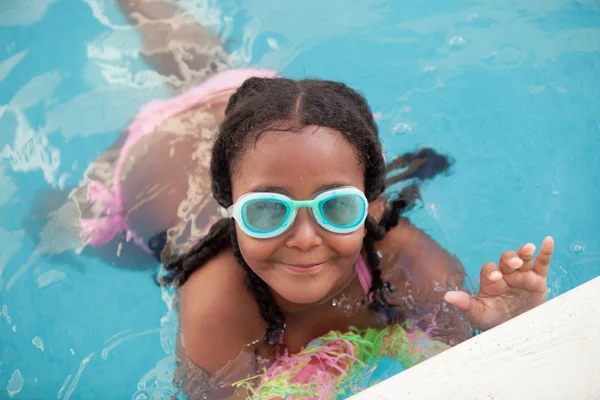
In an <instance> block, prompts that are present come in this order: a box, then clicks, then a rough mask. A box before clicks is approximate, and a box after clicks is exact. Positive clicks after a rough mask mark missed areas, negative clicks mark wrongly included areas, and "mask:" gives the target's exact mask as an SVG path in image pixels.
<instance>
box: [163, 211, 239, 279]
mask: <svg viewBox="0 0 600 400" xmlns="http://www.w3.org/2000/svg"><path fill="white" fill-rule="evenodd" d="M232 230H234V229H233V220H231V219H225V218H223V219H221V220H219V221H217V222H216V223H215V224H214V225H213V226H212V227H211V228H210V231H209V232H208V234H207V235H206V236H205V237H203V238H202V239H201V240H200V241H199V242H198V243H196V244H195V245H194V247H192V248H191V250H190V251H189V252H188V253H186V254H184V255H182V256H180V257H178V258H177V259H176V260H175V261H173V262H171V263H168V264H166V265H165V269H166V270H167V275H165V276H164V277H163V278H162V279H161V283H162V284H174V285H176V286H181V285H183V284H184V283H185V282H186V281H187V280H188V278H189V277H190V276H191V275H192V273H194V271H196V270H197V269H198V268H200V267H201V266H202V265H203V264H204V263H205V262H207V261H208V260H210V259H211V258H212V257H214V256H216V255H217V254H219V252H221V250H223V249H224V248H225V247H227V246H228V245H230V244H231V242H230V238H229V232H230V231H232Z"/></svg>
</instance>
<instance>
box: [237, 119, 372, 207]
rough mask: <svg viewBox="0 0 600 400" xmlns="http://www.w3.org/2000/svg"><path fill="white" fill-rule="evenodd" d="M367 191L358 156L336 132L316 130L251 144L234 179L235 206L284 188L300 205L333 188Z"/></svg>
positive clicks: (270, 135) (277, 134)
mask: <svg viewBox="0 0 600 400" xmlns="http://www.w3.org/2000/svg"><path fill="white" fill-rule="evenodd" d="M336 184H340V185H351V186H356V187H357V188H359V189H361V190H364V171H363V166H362V165H361V163H360V161H359V157H358V153H357V150H356V149H355V148H354V147H353V146H352V144H350V142H348V140H347V139H346V138H344V136H343V135H342V134H341V133H340V132H338V131H336V130H334V129H331V128H326V127H319V126H314V125H309V126H304V127H302V128H298V129H296V130H294V131H280V130H267V131H265V132H264V133H262V134H261V135H260V137H259V138H258V140H256V142H252V143H250V144H248V146H247V147H246V149H245V151H244V154H243V155H242V157H241V159H240V160H239V161H238V162H237V163H236V166H235V168H234V170H233V175H232V186H233V195H234V200H235V199H237V198H238V197H239V196H241V195H242V194H244V193H248V192H251V191H255V190H256V188H257V187H267V186H268V187H272V186H274V187H279V188H282V192H284V193H286V194H288V195H291V196H293V197H295V198H297V199H302V198H309V197H310V196H311V195H312V194H313V193H314V192H316V191H317V190H319V189H320V188H322V187H323V186H328V185H336Z"/></svg>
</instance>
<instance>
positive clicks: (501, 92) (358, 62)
mask: <svg viewBox="0 0 600 400" xmlns="http://www.w3.org/2000/svg"><path fill="white" fill-rule="evenodd" d="M182 3H183V4H184V5H185V6H187V7H189V8H190V9H191V10H193V12H194V13H195V14H196V15H197V17H198V19H199V20H200V21H202V23H203V24H205V25H207V26H210V27H211V28H213V29H215V31H217V32H219V33H220V34H221V35H222V36H223V37H224V38H225V39H226V40H227V42H228V46H229V50H230V51H231V52H232V53H233V54H234V57H235V59H236V62H237V63H238V64H239V65H252V66H261V67H268V68H274V69H277V70H279V71H281V73H282V74H283V75H285V76H289V77H293V78H303V77H319V78H327V79H334V80H341V81H344V82H346V83H347V84H348V85H350V86H352V87H355V88H357V89H359V90H360V91H361V92H362V93H363V94H365V95H366V97H367V98H368V100H369V101H370V103H371V105H372V108H373V110H374V112H377V113H378V115H379V119H378V123H379V127H380V130H381V136H382V140H383V142H384V147H385V150H386V152H387V155H388V159H389V158H392V157H394V156H395V155H399V154H402V153H404V152H406V151H410V150H413V149H415V148H417V147H419V146H429V147H433V148H435V149H436V150H438V151H439V152H442V153H447V154H450V155H452V157H453V158H454V159H455V161H456V162H455V165H454V167H453V169H452V172H451V173H450V174H449V175H448V176H443V177H438V178H436V179H434V180H433V181H431V182H430V183H428V184H427V185H426V186H425V187H424V189H423V200H424V203H423V207H420V208H419V209H417V210H415V211H413V212H412V213H411V215H410V216H411V219H412V220H413V222H414V223H415V224H417V225H418V226H420V227H421V228H423V229H425V230H426V231H427V232H428V233H430V234H431V235H432V236H433V237H434V238H435V239H436V240H437V241H439V242H440V243H441V244H442V245H443V246H444V247H445V248H447V249H449V250H450V251H451V252H454V253H456V254H457V255H458V257H459V258H460V259H461V260H462V262H463V264H464V265H465V266H466V268H467V270H468V272H469V274H470V275H471V276H472V277H473V278H474V280H475V281H477V277H478V271H479V268H480V266H481V265H482V264H483V263H484V262H486V261H495V260H496V259H497V258H498V257H499V255H500V254H501V253H502V251H504V250H506V249H509V248H510V249H515V248H517V247H518V246H520V245H521V244H524V243H527V242H529V241H533V242H534V243H536V244H538V245H539V244H540V243H541V240H542V239H543V238H544V237H545V236H546V235H552V236H553V237H554V238H555V240H556V253H555V257H554V260H553V263H552V270H551V274H550V278H549V285H550V288H551V295H552V296H556V295H558V294H560V293H563V292H565V291H566V290H569V289H571V288H573V287H575V286H577V285H579V284H581V283H583V282H586V281H588V280H590V279H592V278H594V277H596V276H598V275H600V235H599V233H600V211H599V208H598V205H599V204H600V183H599V182H600V156H599V154H600V3H598V2H597V1H595V0H578V1H569V0H529V1H516V0H502V1H491V0H468V1H467V0H429V1H408V0H370V1H342V0H330V1H326V2H323V1H318V0H304V1H286V2H266V1H262V0H246V1H241V0H235V1H234V0H223V1H218V2H217V1H212V0H205V1H182ZM139 43H140V41H139V38H138V37H137V35H136V33H135V32H134V31H132V30H131V28H130V27H128V26H127V25H126V22H125V19H124V18H123V16H121V15H120V14H119V12H118V11H117V9H116V7H115V5H114V4H113V2H112V1H109V0H80V1H76V0H28V1H22V0H0V398H9V397H14V398H22V399H40V398H54V397H57V398H59V399H117V398H118V399H121V398H135V399H145V398H160V397H161V396H165V398H166V396H168V394H169V392H170V389H169V385H170V379H171V377H170V374H171V372H172V366H173V365H172V354H173V341H174V335H175V332H176V315H175V314H174V313H172V312H169V311H168V307H169V304H170V299H171V293H168V292H166V291H164V292H161V290H160V289H159V288H158V287H157V286H156V285H155V284H154V282H153V280H152V274H153V272H154V271H155V269H156V268H157V265H156V263H155V262H153V261H152V260H151V259H133V258H131V257H129V258H128V257H127V254H120V255H119V256H117V254H116V252H115V254H114V255H113V257H108V258H107V257H103V258H99V257H98V254H97V253H94V252H90V251H84V252H82V253H79V252H77V251H75V249H73V248H72V246H71V245H70V242H69V240H67V239H66V237H67V236H68V233H69V232H68V227H67V228H65V227H56V226H52V225H50V226H48V225H47V224H46V219H45V214H40V213H38V211H37V210H39V209H44V207H46V209H47V211H50V209H48V207H50V206H52V205H53V206H54V208H52V209H56V208H58V206H60V204H61V201H63V200H64V197H65V196H66V194H65V191H68V189H69V188H70V187H72V186H73V185H75V184H76V183H77V182H78V181H79V179H80V178H81V177H82V175H83V173H84V170H85V168H86V166H87V165H88V164H89V163H90V162H91V161H92V160H93V159H94V158H95V157H96V156H97V155H98V154H99V152H101V151H102V150H103V149H105V148H106V147H108V146H109V145H110V144H111V143H112V142H113V141H114V140H115V139H116V138H117V137H118V135H119V133H120V131H121V130H122V129H123V128H124V127H125V126H126V125H127V122H128V121H129V120H130V119H131V118H132V117H133V116H134V115H135V113H136V110H138V109H139V107H140V106H141V105H142V104H144V103H145V102H146V101H148V100H150V99H154V98H161V97H162V98H164V97H166V96H168V95H169V94H168V92H167V90H166V89H165V88H164V87H163V86H162V85H161V83H160V80H158V79H157V77H156V75H155V74H153V73H152V72H151V71H149V69H148V68H149V67H148V66H146V65H145V64H143V63H142V62H141V61H140V59H139V57H138V54H137V51H136V49H137V48H138V46H139ZM40 238H43V239H44V240H41V239H40ZM392 372H393V371H392ZM389 373H390V370H386V371H383V372H382V373H381V375H380V376H379V377H380V378H381V377H384V376H387V375H389Z"/></svg>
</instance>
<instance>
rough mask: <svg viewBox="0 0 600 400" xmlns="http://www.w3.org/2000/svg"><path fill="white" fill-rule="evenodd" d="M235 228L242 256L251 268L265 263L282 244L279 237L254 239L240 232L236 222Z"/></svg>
mask: <svg viewBox="0 0 600 400" xmlns="http://www.w3.org/2000/svg"><path fill="white" fill-rule="evenodd" d="M235 229H236V234H237V239H238V245H239V246H240V251H241V252H242V256H243V257H244V260H246V262H247V263H248V265H249V266H250V267H252V268H253V269H254V268H255V267H261V266H263V264H265V263H267V262H268V260H269V259H270V258H271V255H272V254H273V253H274V252H275V251H276V250H277V249H278V248H279V247H281V246H282V244H281V243H280V240H278V239H279V238H273V239H264V240H261V239H254V238H251V237H250V236H248V235H246V234H245V233H244V232H242V231H241V230H240V229H239V228H238V227H237V224H236V227H235Z"/></svg>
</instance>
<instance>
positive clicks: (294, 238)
mask: <svg viewBox="0 0 600 400" xmlns="http://www.w3.org/2000/svg"><path fill="white" fill-rule="evenodd" d="M285 244H286V246H287V247H296V248H298V249H300V250H302V251H308V250H310V249H312V248H313V247H317V246H320V245H321V244H323V239H322V238H321V235H320V234H319V227H318V226H317V222H316V221H315V220H314V218H313V217H312V215H311V214H310V212H309V211H308V209H307V208H301V209H300V210H298V215H296V220H295V221H294V225H293V226H292V229H290V231H289V232H288V237H287V240H286V243H285Z"/></svg>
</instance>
